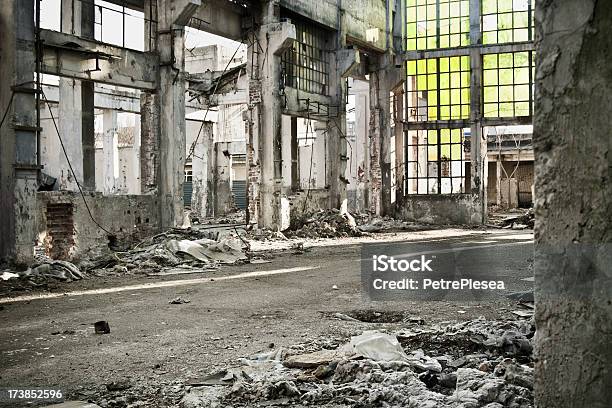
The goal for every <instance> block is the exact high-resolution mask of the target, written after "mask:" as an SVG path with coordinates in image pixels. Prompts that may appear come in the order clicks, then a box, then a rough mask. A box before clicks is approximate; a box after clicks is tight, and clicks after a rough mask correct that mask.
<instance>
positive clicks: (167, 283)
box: [0, 229, 533, 406]
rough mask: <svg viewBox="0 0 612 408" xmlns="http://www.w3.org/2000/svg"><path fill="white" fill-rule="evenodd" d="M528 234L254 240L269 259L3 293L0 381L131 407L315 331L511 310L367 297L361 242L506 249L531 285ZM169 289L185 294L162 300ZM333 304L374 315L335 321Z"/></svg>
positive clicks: (492, 302)
mask: <svg viewBox="0 0 612 408" xmlns="http://www.w3.org/2000/svg"><path fill="white" fill-rule="evenodd" d="M532 239H533V238H532V234H531V232H530V231H520V232H516V231H504V230H461V229H446V230H436V231H421V232H410V233H408V232H406V233H395V234H375V235H374V236H373V237H367V238H348V239H343V240H322V241H316V242H314V241H307V242H306V243H305V248H306V251H304V252H303V253H295V251H293V250H291V249H287V248H289V247H290V246H291V245H290V243H283V242H280V243H278V242H275V243H266V242H256V243H253V249H254V250H255V251H260V252H261V253H265V254H267V255H268V256H270V257H272V259H271V262H268V263H261V264H244V265H237V266H225V267H222V268H220V269H219V270H217V271H206V272H202V273H192V274H188V275H171V276H164V277H159V276H158V277H147V276H123V277H108V278H91V279H85V280H82V281H78V282H72V283H69V284H61V285H57V286H55V287H54V288H52V289H51V290H50V291H45V292H36V291H34V292H29V293H18V294H13V295H11V296H10V297H8V296H5V297H2V298H0V316H1V319H0V339H1V340H0V367H1V369H0V385H1V386H2V387H9V386H19V387H26V386H30V387H48V386H55V387H59V388H61V389H62V390H64V392H65V393H66V394H67V395H68V396H69V397H70V398H71V399H79V400H88V399H89V400H92V401H93V402H96V403H101V402H102V404H107V406H126V405H127V404H133V405H132V406H138V401H139V400H140V399H142V401H145V400H146V401H151V398H156V397H155V396H152V395H144V394H147V393H149V394H155V395H157V397H158V398H159V400H158V402H157V404H158V406H167V405H172V404H171V403H169V402H167V401H169V400H172V399H173V398H174V396H172V395H170V396H168V395H165V396H164V395H161V394H163V393H166V392H170V393H172V387H174V390H176V392H177V398H178V394H180V390H181V389H182V387H183V386H184V384H187V383H189V381H190V380H194V379H197V378H201V377H202V376H203V375H205V374H207V373H211V372H213V371H215V370H217V369H219V368H220V367H227V366H235V365H237V364H238V359H239V358H241V357H246V356H249V355H252V354H255V353H257V352H261V351H266V350H271V349H274V348H277V347H281V346H290V345H292V344H296V343H305V342H308V341H312V340H319V341H320V340H321V339H328V340H329V341H330V342H333V343H337V344H341V343H342V342H344V341H346V339H347V338H349V337H350V336H352V335H356V334H359V333H361V332H363V331H364V330H368V329H373V328H390V329H399V328H401V327H402V326H403V325H404V324H405V322H406V321H408V320H410V319H413V320H414V321H423V322H439V321H447V320H458V321H461V320H469V319H474V318H477V317H479V316H484V317H486V318H487V319H499V318H502V319H512V318H513V316H512V314H511V311H512V310H515V309H516V303H515V302H514V301H511V300H509V299H507V298H505V297H504V296H497V297H493V298H488V299H483V300H481V301H476V302H458V301H445V300H441V301H436V302H422V301H402V302H372V301H369V300H368V299H367V297H366V296H365V295H364V294H363V293H362V289H361V278H360V264H359V260H360V256H361V255H360V254H361V244H362V243H363V242H374V243H377V244H380V245H384V244H385V243H386V242H393V241H408V240H413V241H419V242H427V243H428V244H430V245H431V246H432V247H433V248H435V246H436V245H446V244H448V243H454V244H460V245H464V246H480V245H482V246H483V248H486V249H482V251H485V252H486V251H491V253H490V255H489V256H491V257H496V259H498V258H501V259H504V262H503V263H502V266H501V267H503V268H506V269H507V273H508V275H510V276H513V275H515V274H516V276H517V279H516V283H517V285H519V286H522V287H523V288H524V289H529V287H530V285H531V284H532V283H531V282H528V281H526V280H524V279H523V280H521V279H519V277H520V276H529V275H530V265H531V263H532V260H533V259H532V258H533V256H532V252H531V245H532V243H531V240H532ZM519 248H520V249H519ZM177 297H181V298H182V299H187V300H189V303H185V304H170V303H169V301H170V300H172V299H174V298H177ZM336 312H340V313H344V314H348V315H351V316H357V317H360V318H361V319H362V320H374V321H375V322H373V323H368V322H354V321H344V320H339V319H337V318H334V313H336ZM398 314H399V316H400V318H397V316H398ZM368 316H370V317H372V316H373V318H371V319H369V318H368ZM381 316H382V317H381ZM385 316H387V317H388V319H386V318H385ZM99 320H106V321H108V322H109V324H110V328H111V332H110V333H109V334H104V335H99V334H94V330H93V323H94V322H96V321H99ZM385 320H387V321H385ZM388 321H391V322H388ZM121 381H127V382H129V383H130V384H133V385H136V384H138V385H140V386H141V388H139V389H140V390H141V391H139V392H140V393H142V394H143V395H139V394H138V393H136V395H134V393H133V394H131V396H130V398H129V399H128V400H126V401H123V400H120V401H117V400H116V399H110V398H111V397H109V396H108V395H106V390H107V387H106V385H107V384H109V383H112V382H121ZM168 389H170V391H166V390H168ZM109 401H110V402H109ZM134 404H135V405H134ZM143 405H146V404H145V403H144V402H143ZM13 406H14V405H13ZM28 406H32V405H28ZM146 406H154V405H146Z"/></svg>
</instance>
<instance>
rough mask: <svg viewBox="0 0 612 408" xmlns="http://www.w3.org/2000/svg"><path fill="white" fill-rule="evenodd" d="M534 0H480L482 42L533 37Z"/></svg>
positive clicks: (493, 42) (509, 40)
mask: <svg viewBox="0 0 612 408" xmlns="http://www.w3.org/2000/svg"><path fill="white" fill-rule="evenodd" d="M534 4H535V0H482V3H481V12H482V21H481V24H482V43H483V44H499V43H509V42H523V41H531V40H532V39H533V24H534V14H533V10H534Z"/></svg>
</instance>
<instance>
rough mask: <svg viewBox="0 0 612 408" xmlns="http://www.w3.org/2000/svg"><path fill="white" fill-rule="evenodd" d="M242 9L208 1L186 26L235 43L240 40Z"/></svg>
mask: <svg viewBox="0 0 612 408" xmlns="http://www.w3.org/2000/svg"><path fill="white" fill-rule="evenodd" d="M243 12H244V9H242V8H240V7H239V6H238V5H236V4H233V3H231V2H229V1H226V0H208V1H206V2H205V3H204V4H203V5H202V6H200V7H199V8H198V9H197V10H196V12H195V13H194V14H193V16H192V18H191V19H190V20H189V21H188V23H187V25H189V26H190V27H192V28H196V29H198V30H201V31H206V32H208V33H212V34H216V35H220V36H222V37H226V38H230V39H232V40H235V41H240V40H242V13H243Z"/></svg>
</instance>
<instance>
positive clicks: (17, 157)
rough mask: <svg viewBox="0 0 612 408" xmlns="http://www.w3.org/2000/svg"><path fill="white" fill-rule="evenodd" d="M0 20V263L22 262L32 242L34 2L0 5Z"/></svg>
mask: <svg viewBox="0 0 612 408" xmlns="http://www.w3.org/2000/svg"><path fill="white" fill-rule="evenodd" d="M0 21H1V22H2V24H0V37H1V38H2V46H1V47H0V61H2V63H0V77H1V78H2V79H3V85H2V86H0V115H2V116H4V113H5V112H7V115H6V118H5V119H4V123H2V127H1V128H0V139H1V140H2V142H1V143H0V260H7V261H14V262H16V263H24V264H27V263H30V262H31V261H32V260H33V257H34V243H35V241H36V238H37V237H36V218H35V214H36V189H37V181H36V176H37V171H38V166H37V160H36V155H37V151H36V149H37V147H36V138H37V131H38V129H37V127H36V125H37V124H36V100H35V92H34V89H35V86H34V82H33V81H34V66H35V55H34V1H33V0H28V1H23V0H7V1H2V2H0ZM1 118H2V117H1V116H0V119H1Z"/></svg>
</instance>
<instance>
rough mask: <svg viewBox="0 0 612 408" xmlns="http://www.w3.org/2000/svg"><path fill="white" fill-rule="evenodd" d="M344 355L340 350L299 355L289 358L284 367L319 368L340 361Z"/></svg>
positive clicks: (284, 362)
mask: <svg viewBox="0 0 612 408" xmlns="http://www.w3.org/2000/svg"><path fill="white" fill-rule="evenodd" d="M343 356H344V353H342V352H339V351H338V350H321V351H315V352H314V353H307V354H298V355H293V356H289V357H287V358H286V359H285V360H284V361H283V365H285V366H286V367H289V368H317V367H319V366H320V365H326V364H329V363H331V362H332V361H337V360H340V359H341V358H342V357H343Z"/></svg>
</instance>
